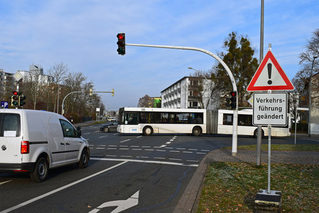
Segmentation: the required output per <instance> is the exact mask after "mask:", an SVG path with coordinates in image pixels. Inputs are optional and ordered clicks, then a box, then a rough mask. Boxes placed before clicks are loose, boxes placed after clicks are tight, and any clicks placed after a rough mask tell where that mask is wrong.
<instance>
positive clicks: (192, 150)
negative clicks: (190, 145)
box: [188, 149, 197, 151]
mask: <svg viewBox="0 0 319 213" xmlns="http://www.w3.org/2000/svg"><path fill="white" fill-rule="evenodd" d="M188 150H191V151H197V149H188Z"/></svg>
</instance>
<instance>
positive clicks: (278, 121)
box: [253, 93, 288, 126]
mask: <svg viewBox="0 0 319 213" xmlns="http://www.w3.org/2000/svg"><path fill="white" fill-rule="evenodd" d="M287 102H288V101H287V94H286V93H274V94H272V93H255V94H254V102H253V105H254V107H253V108H254V111H253V124H254V125H274V126H286V125H287V105H288V103H287Z"/></svg>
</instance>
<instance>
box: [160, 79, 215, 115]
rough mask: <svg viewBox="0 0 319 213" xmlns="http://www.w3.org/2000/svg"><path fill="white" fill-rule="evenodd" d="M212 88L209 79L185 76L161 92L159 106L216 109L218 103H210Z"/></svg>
mask: <svg viewBox="0 0 319 213" xmlns="http://www.w3.org/2000/svg"><path fill="white" fill-rule="evenodd" d="M212 88H213V83H212V81H211V80H209V79H206V78H204V77H192V76H185V77H183V78H181V79H180V80H178V81H176V82H175V83H173V84H172V85H170V86H169V87H167V88H166V89H164V90H163V91H161V98H162V105H161V106H162V108H195V109H197V108H202V109H216V108H217V106H218V104H219V103H218V102H219V101H216V100H215V101H212V97H211V90H212ZM218 100H219V99H218Z"/></svg>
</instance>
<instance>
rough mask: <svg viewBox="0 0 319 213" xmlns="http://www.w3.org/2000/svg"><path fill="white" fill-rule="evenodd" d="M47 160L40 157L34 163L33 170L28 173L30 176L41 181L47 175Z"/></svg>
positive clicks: (36, 180)
mask: <svg viewBox="0 0 319 213" xmlns="http://www.w3.org/2000/svg"><path fill="white" fill-rule="evenodd" d="M48 168H49V166H48V161H47V159H46V158H45V157H40V158H39V159H38V160H37V162H36V163H35V167H34V169H33V171H32V172H31V173H30V177H31V179H32V180H33V181H35V182H38V183H39V182H42V181H44V180H45V179H46V178H47V176H48Z"/></svg>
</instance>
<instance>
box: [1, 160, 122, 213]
mask: <svg viewBox="0 0 319 213" xmlns="http://www.w3.org/2000/svg"><path fill="white" fill-rule="evenodd" d="M127 162H128V161H123V162H121V163H118V164H115V165H114V166H111V167H109V168H107V169H104V170H102V171H99V172H96V173H94V174H92V175H90V176H87V177H85V178H82V179H80V180H77V181H75V182H73V183H69V184H67V185H65V186H62V187H60V188H57V189H55V190H52V191H50V192H47V193H45V194H43V195H40V196H38V197H35V198H32V199H30V200H27V201H25V202H23V203H20V204H18V205H16V206H12V207H10V208H8V209H5V210H2V211H1V213H7V212H11V211H14V210H16V209H19V208H21V207H23V206H26V205H29V204H30V203H33V202H35V201H38V200H41V199H42V198H45V197H48V196H50V195H52V194H55V193H57V192H59V191H62V190H64V189H67V188H69V187H71V186H74V185H76V184H79V183H81V182H83V181H86V180H88V179H90V178H93V177H95V176H97V175H100V174H102V173H104V172H107V171H110V170H112V169H114V168H116V167H119V166H122V165H123V164H125V163H127Z"/></svg>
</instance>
